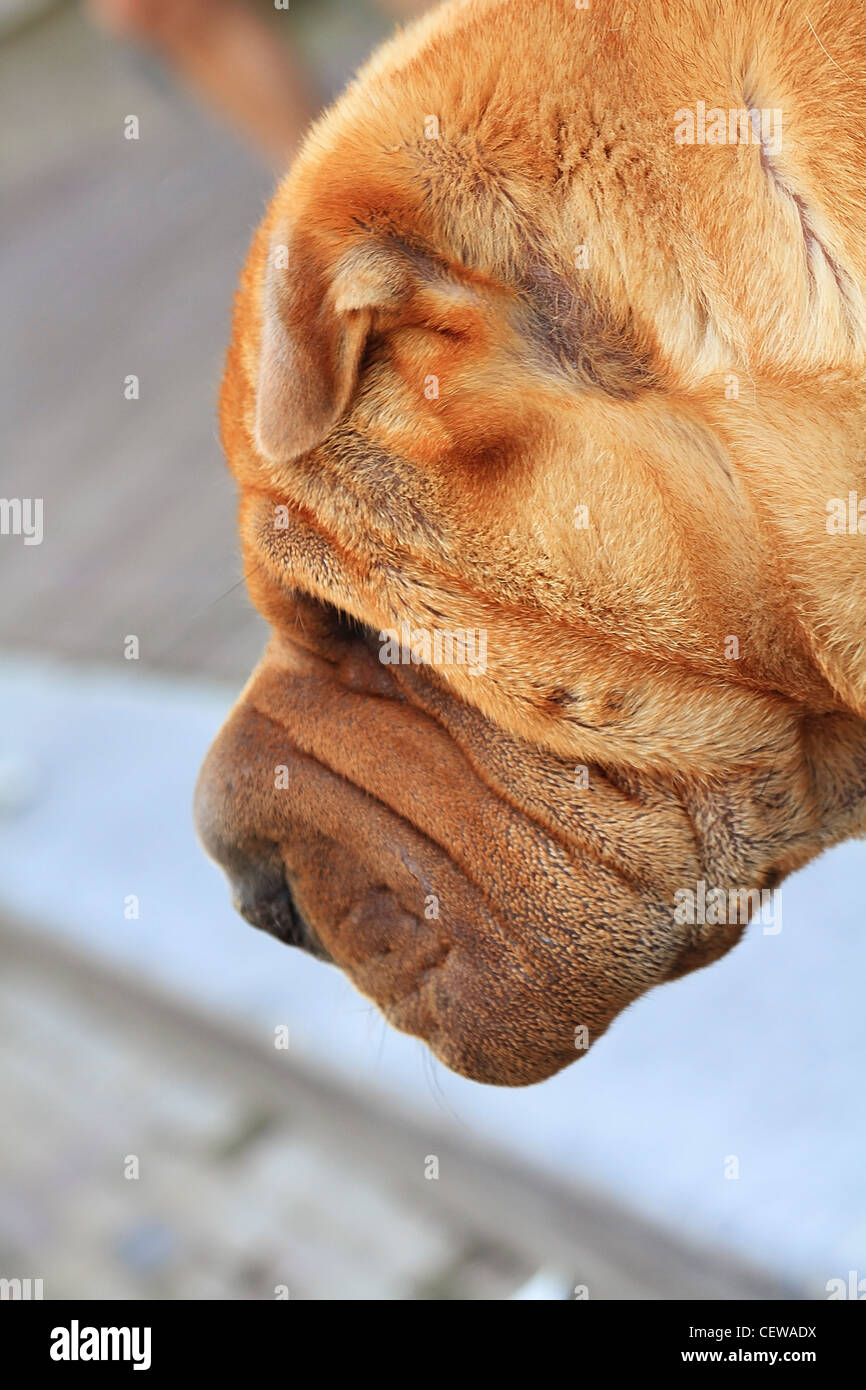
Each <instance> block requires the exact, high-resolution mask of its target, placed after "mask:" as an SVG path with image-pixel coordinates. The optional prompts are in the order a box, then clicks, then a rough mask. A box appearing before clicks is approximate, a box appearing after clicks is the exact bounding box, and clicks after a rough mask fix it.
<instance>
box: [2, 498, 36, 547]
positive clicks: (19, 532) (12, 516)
mask: <svg viewBox="0 0 866 1390" xmlns="http://www.w3.org/2000/svg"><path fill="white" fill-rule="evenodd" d="M42 513H43V501H42V498H41V497H0V536H23V537H24V544H25V545H41V544H42V536H43V529H42Z"/></svg>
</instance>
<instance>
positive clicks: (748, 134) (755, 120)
mask: <svg viewBox="0 0 866 1390" xmlns="http://www.w3.org/2000/svg"><path fill="white" fill-rule="evenodd" d="M674 120H675V121H676V126H675V127H674V140H675V141H676V143H677V144H678V145H761V146H762V148H763V149H764V150H765V151H766V153H767V154H779V153H780V151H781V149H782V112H781V111H780V110H779V108H778V107H773V108H771V109H770V108H765V109H764V110H760V109H759V108H758V107H756V106H732V107H731V108H730V109H729V110H727V111H725V110H724V109H723V108H722V107H721V106H711V107H709V108H707V104H706V102H705V101H699V102H698V103H697V105H696V107H695V109H694V110H691V108H690V107H688V106H681V107H680V108H679V110H678V111H675V112H674Z"/></svg>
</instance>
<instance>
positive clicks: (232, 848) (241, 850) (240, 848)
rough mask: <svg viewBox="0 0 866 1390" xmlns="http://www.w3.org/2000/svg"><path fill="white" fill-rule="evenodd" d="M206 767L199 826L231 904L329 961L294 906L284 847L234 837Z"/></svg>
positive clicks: (248, 918)
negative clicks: (227, 885)
mask: <svg viewBox="0 0 866 1390" xmlns="http://www.w3.org/2000/svg"><path fill="white" fill-rule="evenodd" d="M206 768H207V764H206V765H205V769H203V773H202V776H201V777H200V778H199V783H198V786H197V787H196V795H195V823H196V830H197V831H198V836H199V839H200V840H201V843H202V845H203V847H204V849H205V850H206V851H207V853H208V854H209V855H210V857H211V859H213V860H214V861H215V863H217V864H218V865H219V867H220V868H221V869H222V871H223V873H224V874H225V876H226V878H227V879H228V881H229V886H230V888H231V895H232V903H233V905H234V907H235V909H236V911H237V912H239V913H240V915H241V916H242V917H243V919H244V921H246V922H249V923H250V925H251V926H253V927H258V928H259V930H260V931H266V932H269V933H270V935H271V936H275V937H276V938H277V940H278V941H283V942H285V943H286V945H287V946H299V947H300V948H301V950H303V951H309V952H310V954H311V955H314V956H318V957H319V958H320V959H322V960H329V959H330V957H329V956H328V953H327V951H326V950H325V949H324V947H323V946H322V944H321V942H320V941H319V939H318V937H317V936H316V933H315V932H314V931H313V929H312V928H311V927H310V925H309V923H308V922H307V921H306V919H305V918H304V915H303V913H302V912H301V911H300V910H299V908H298V906H297V903H296V902H295V898H294V894H293V892H292V886H291V883H290V881H289V878H288V876H287V874H286V869H285V866H284V864H283V859H282V855H281V854H280V851H279V848H278V846H277V845H276V844H274V843H272V842H270V843H269V842H265V841H262V840H258V839H255V840H253V839H249V838H247V837H246V836H244V837H243V840H242V842H239V841H238V839H236V838H235V834H234V833H232V827H231V826H230V824H229V818H228V817H227V816H226V814H225V799H224V796H223V795H222V784H221V783H219V784H218V786H219V790H220V795H215V794H214V780H213V779H212V778H210V777H206V776H204V772H205V770H206Z"/></svg>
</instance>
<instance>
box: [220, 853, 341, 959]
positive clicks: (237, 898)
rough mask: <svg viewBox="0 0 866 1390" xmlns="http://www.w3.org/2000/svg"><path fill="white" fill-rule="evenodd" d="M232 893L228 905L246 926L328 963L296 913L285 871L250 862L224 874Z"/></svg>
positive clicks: (302, 917) (306, 923)
mask: <svg viewBox="0 0 866 1390" xmlns="http://www.w3.org/2000/svg"><path fill="white" fill-rule="evenodd" d="M228 878H229V883H230V884H231V889H232V903H233V904H234V907H235V910H236V911H237V912H239V913H240V915H241V916H242V917H243V919H244V921H245V922H249V924H250V926H252V927H258V928H259V930H260V931H266V932H269V933H270V935H271V936H275V937H276V938H277V940H278V941H283V942H285V944H286V945H287V946H298V947H300V949H301V950H302V951H309V953H310V954H311V955H314V956H318V957H319V958H320V959H322V960H328V959H329V957H328V953H327V951H326V950H325V949H324V947H323V946H322V944H321V942H320V941H319V940H318V938H317V936H316V934H315V932H314V931H313V930H312V928H311V927H310V925H309V923H308V922H307V921H306V920H305V918H304V916H303V914H302V913H301V912H300V911H299V910H298V906H297V903H296V902H295V898H294V894H293V893H292V889H291V885H290V884H289V882H288V880H287V878H286V875H285V871H284V870H283V868H282V866H280V867H279V868H277V867H276V866H275V865H273V864H272V863H263V864H261V863H256V862H255V861H250V862H248V863H247V864H246V865H244V867H243V869H242V870H241V871H240V872H238V871H237V869H234V870H230V871H228Z"/></svg>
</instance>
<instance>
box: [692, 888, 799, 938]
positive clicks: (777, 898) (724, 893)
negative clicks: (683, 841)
mask: <svg viewBox="0 0 866 1390" xmlns="http://www.w3.org/2000/svg"><path fill="white" fill-rule="evenodd" d="M753 919H754V920H755V921H756V922H757V921H759V922H760V923H761V925H762V926H763V929H764V936H778V935H779V932H780V931H781V930H782V891H781V889H780V888H773V889H771V888H707V885H706V883H705V881H704V880H703V879H699V880H698V882H697V883H696V884H695V886H694V888H678V889H677V890H676V892H675V893H674V921H675V922H676V923H677V925H678V926H689V927H694V926H697V925H698V924H699V923H700V924H701V925H709V926H721V925H722V924H724V923H740V924H742V925H743V926H745V925H746V923H747V922H751V921H752V920H753Z"/></svg>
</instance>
